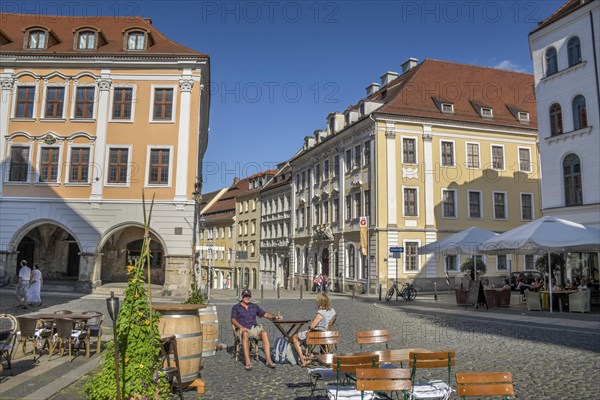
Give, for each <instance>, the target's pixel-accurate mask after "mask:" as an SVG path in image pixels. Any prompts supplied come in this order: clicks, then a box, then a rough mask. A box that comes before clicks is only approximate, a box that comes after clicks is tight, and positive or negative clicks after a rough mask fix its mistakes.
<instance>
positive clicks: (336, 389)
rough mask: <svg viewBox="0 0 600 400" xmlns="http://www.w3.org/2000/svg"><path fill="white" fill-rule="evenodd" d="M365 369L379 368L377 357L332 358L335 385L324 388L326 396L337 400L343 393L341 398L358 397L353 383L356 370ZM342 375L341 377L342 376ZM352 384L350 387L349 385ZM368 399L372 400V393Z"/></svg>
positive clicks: (340, 356) (358, 394) (338, 356)
mask: <svg viewBox="0 0 600 400" xmlns="http://www.w3.org/2000/svg"><path fill="white" fill-rule="evenodd" d="M366 368H379V355H364V356H342V355H334V356H333V371H334V372H335V374H336V379H335V385H328V386H327V387H326V390H327V396H328V397H329V398H330V399H331V398H332V397H333V398H335V399H337V398H338V394H339V393H340V392H343V397H351V396H360V395H361V393H360V392H359V391H358V390H357V389H356V385H354V383H353V381H355V380H356V378H355V376H356V370H358V369H366ZM342 374H343V375H342ZM349 383H352V385H349ZM369 398H373V396H372V393H371V395H370V397H369Z"/></svg>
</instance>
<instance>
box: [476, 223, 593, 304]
mask: <svg viewBox="0 0 600 400" xmlns="http://www.w3.org/2000/svg"><path fill="white" fill-rule="evenodd" d="M479 250H480V251H482V252H484V253H486V254H509V253H510V254H544V253H547V254H548V287H549V289H550V312H552V283H551V278H552V271H551V262H550V253H551V252H562V251H568V252H598V251H600V231H599V230H598V229H594V228H587V227H585V226H583V225H581V224H578V223H575V222H571V221H567V220H564V219H560V218H556V217H543V218H540V219H537V220H535V221H532V222H529V223H528V224H525V225H522V226H519V227H517V228H514V229H511V230H509V231H506V232H504V233H502V234H500V235H498V236H495V237H493V238H490V239H488V240H486V241H485V242H483V243H482V244H481V246H480V247H479Z"/></svg>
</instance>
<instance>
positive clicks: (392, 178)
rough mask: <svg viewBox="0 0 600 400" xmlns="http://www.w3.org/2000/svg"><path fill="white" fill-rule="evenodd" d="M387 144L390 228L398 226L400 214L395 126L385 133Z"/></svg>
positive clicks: (388, 222)
mask: <svg viewBox="0 0 600 400" xmlns="http://www.w3.org/2000/svg"><path fill="white" fill-rule="evenodd" d="M385 139H386V140H385V143H386V150H387V158H386V159H387V171H386V172H387V188H388V192H387V193H388V201H387V205H388V206H387V208H388V220H387V224H388V226H397V225H398V213H397V204H396V180H397V179H396V169H397V166H396V131H395V130H394V127H393V126H391V127H390V126H388V127H387V130H386V131H385Z"/></svg>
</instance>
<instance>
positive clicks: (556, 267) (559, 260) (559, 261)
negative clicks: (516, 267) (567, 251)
mask: <svg viewBox="0 0 600 400" xmlns="http://www.w3.org/2000/svg"><path fill="white" fill-rule="evenodd" d="M550 262H551V263H552V275H554V273H556V272H559V271H560V270H561V268H563V267H564V266H565V260H564V258H563V256H562V254H559V253H550ZM535 269H537V270H538V271H540V272H541V273H542V274H543V275H545V276H546V277H547V276H548V275H547V274H548V254H544V255H543V256H540V257H538V258H537V260H535Z"/></svg>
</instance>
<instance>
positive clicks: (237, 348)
mask: <svg viewBox="0 0 600 400" xmlns="http://www.w3.org/2000/svg"><path fill="white" fill-rule="evenodd" d="M231 329H232V331H233V349H232V352H231V358H233V359H234V360H235V361H237V360H238V357H239V355H240V354H243V349H242V335H240V330H239V329H238V328H237V327H236V326H235V325H233V324H231ZM248 344H249V346H250V356H252V354H254V358H255V359H256V360H257V361H258V340H257V339H254V338H249V339H248Z"/></svg>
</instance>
